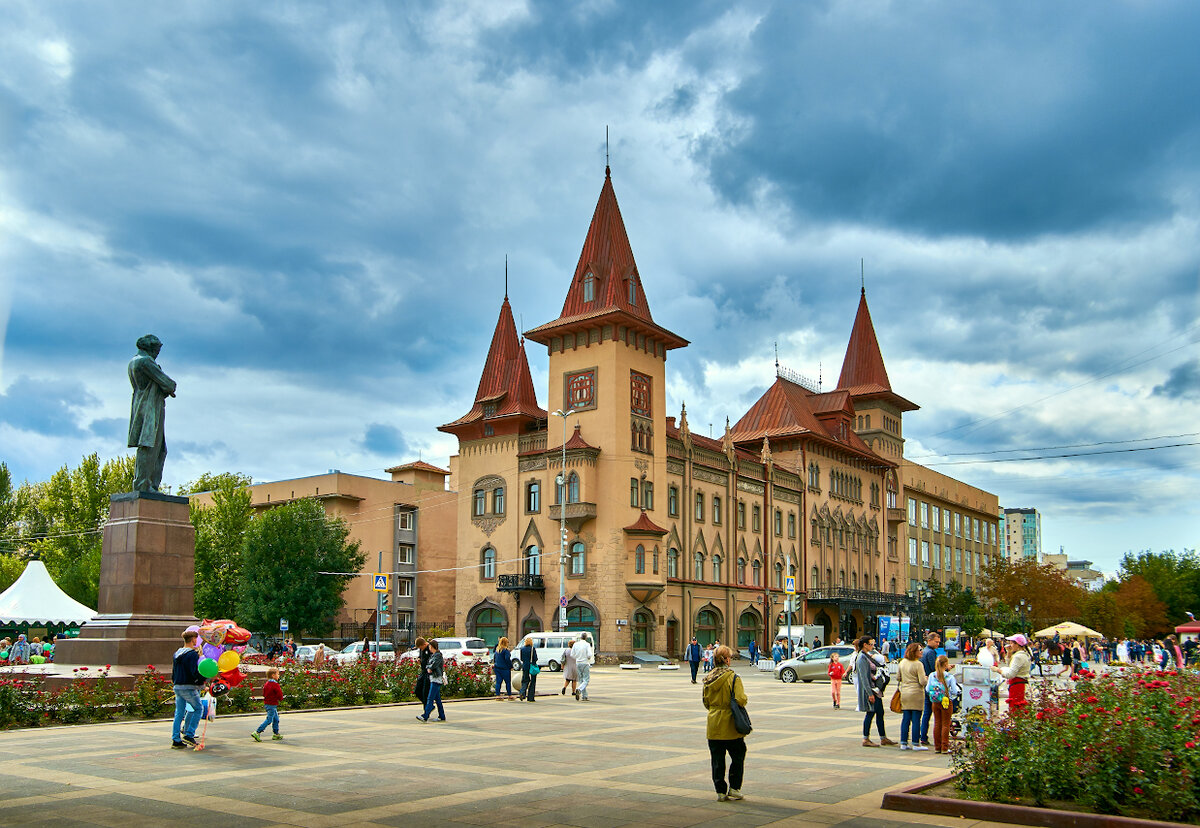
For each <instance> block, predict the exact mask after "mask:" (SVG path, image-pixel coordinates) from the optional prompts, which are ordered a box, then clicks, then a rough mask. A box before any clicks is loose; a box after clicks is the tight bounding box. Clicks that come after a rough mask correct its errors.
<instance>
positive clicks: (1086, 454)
mask: <svg viewBox="0 0 1200 828" xmlns="http://www.w3.org/2000/svg"><path fill="white" fill-rule="evenodd" d="M1182 446H1200V442H1194V443H1169V444H1168V445H1165V446H1143V447H1141V448H1124V449H1108V450H1106V451H1087V452H1072V453H1070V454H1042V455H1038V456H1037V457H997V458H995V459H992V460H952V461H949V462H946V463H922V464H921V465H924V466H969V465H979V464H982V463H1020V462H1023V461H1026V460H1061V459H1063V458H1067V457H1098V456H1099V455H1102V454H1128V453H1130V452H1135V451H1158V450H1160V449H1169V448H1180V447H1182Z"/></svg>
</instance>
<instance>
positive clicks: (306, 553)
mask: <svg viewBox="0 0 1200 828" xmlns="http://www.w3.org/2000/svg"><path fill="white" fill-rule="evenodd" d="M349 536H350V530H349V529H348V528H347V527H346V523H345V521H343V520H342V519H341V518H330V517H328V516H327V515H326V514H325V509H324V507H322V506H321V504H320V502H319V501H317V500H314V499H312V498H305V499H303V500H297V501H294V502H292V503H287V504H285V505H283V506H279V507H277V508H274V509H271V510H269V511H267V512H265V513H263V514H262V515H260V516H258V517H257V518H255V519H254V520H252V521H251V522H250V525H249V527H248V529H247V531H246V535H245V537H246V542H245V545H244V547H243V550H242V589H241V595H240V600H239V601H238V613H237V619H238V620H239V621H240V622H241V624H242V626H245V627H248V628H249V629H252V630H260V631H261V630H273V629H275V624H276V623H277V622H278V620H279V619H280V618H287V619H289V621H290V622H291V624H292V628H293V629H295V630H297V631H303V632H307V633H312V634H315V635H327V634H328V633H330V632H331V631H332V630H333V618H334V616H335V615H336V614H337V611H338V610H340V609H341V608H342V606H343V605H344V603H345V599H344V598H343V597H342V593H343V591H344V590H345V588H346V585H347V584H348V583H350V580H351V579H352V578H353V577H354V576H353V575H323V574H321V573H322V572H350V573H357V572H358V571H359V570H361V569H362V566H363V564H364V563H365V562H366V559H367V558H366V555H365V554H363V552H362V551H361V550H360V548H359V546H360V545H359V542H358V541H350V540H349Z"/></svg>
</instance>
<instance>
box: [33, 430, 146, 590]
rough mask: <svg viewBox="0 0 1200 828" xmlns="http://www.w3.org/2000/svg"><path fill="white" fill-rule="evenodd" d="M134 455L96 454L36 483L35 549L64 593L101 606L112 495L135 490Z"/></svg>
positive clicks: (34, 510) (36, 554) (34, 503)
mask: <svg viewBox="0 0 1200 828" xmlns="http://www.w3.org/2000/svg"><path fill="white" fill-rule="evenodd" d="M133 463H134V458H133V457H132V456H127V457H118V458H116V459H113V460H108V461H106V462H105V463H103V464H102V463H101V462H100V457H99V455H97V454H96V453H94V452H93V453H92V454H89V455H88V456H86V457H84V458H83V460H82V461H81V462H80V464H79V465H78V466H77V467H75V468H74V469H68V468H67V467H66V466H63V467H62V468H61V469H59V470H58V471H56V472H55V473H54V474H53V475H51V477H50V479H49V480H47V481H45V482H44V483H38V484H35V485H34V486H33V487H31V491H30V495H29V503H28V505H27V507H26V508H25V511H24V514H23V516H22V519H23V522H25V523H26V531H27V534H25V536H24V537H25V538H26V540H27V543H28V545H29V548H30V550H31V553H32V554H33V555H34V556H36V557H39V558H41V560H42V561H43V562H44V563H45V564H46V569H47V570H48V571H49V572H50V575H51V577H53V578H54V580H55V582H57V584H58V585H59V587H61V588H62V590H63V591H64V592H66V593H67V594H68V595H70V596H71V597H72V598H74V599H75V600H76V601H79V602H80V603H82V604H85V605H86V606H89V607H94V606H96V594H97V589H98V585H99V581H100V546H101V538H100V527H101V526H102V525H103V524H104V522H105V521H106V520H107V519H108V503H109V498H110V497H111V496H112V495H114V494H117V493H119V492H128V491H130V490H131V489H132V488H133Z"/></svg>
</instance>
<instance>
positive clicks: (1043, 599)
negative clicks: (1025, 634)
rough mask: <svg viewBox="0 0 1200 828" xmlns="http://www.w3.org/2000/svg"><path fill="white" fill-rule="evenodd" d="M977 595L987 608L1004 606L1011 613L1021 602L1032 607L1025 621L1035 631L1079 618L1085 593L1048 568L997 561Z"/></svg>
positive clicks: (1026, 561) (1029, 562)
mask: <svg viewBox="0 0 1200 828" xmlns="http://www.w3.org/2000/svg"><path fill="white" fill-rule="evenodd" d="M979 594H980V597H981V598H982V599H983V602H984V604H985V605H986V606H988V607H992V606H993V605H996V604H999V603H1003V604H1004V605H1005V606H1006V607H1007V608H1010V609H1011V608H1015V607H1018V606H1020V602H1021V601H1022V600H1024V601H1025V604H1026V606H1029V607H1031V609H1029V610H1027V611H1026V618H1027V619H1028V621H1029V623H1030V625H1031V626H1032V627H1033V628H1034V629H1035V630H1036V629H1040V628H1041V627H1043V626H1046V625H1049V624H1056V623H1058V622H1060V621H1063V620H1066V619H1073V618H1078V617H1079V607H1080V603H1081V601H1082V600H1083V596H1084V589H1083V587H1081V586H1079V585H1078V584H1076V583H1075V582H1074V581H1072V580H1071V579H1070V578H1068V577H1067V576H1066V574H1064V573H1063V572H1061V571H1059V570H1058V569H1055V568H1054V567H1053V566H1051V565H1049V564H1041V565H1039V564H1038V563H1037V561H1035V560H1032V559H1027V558H1021V559H1018V560H1015V561H1007V560H1005V559H1004V558H999V557H997V558H993V559H992V562H991V563H990V564H988V566H987V567H986V568H985V569H984V571H983V579H982V582H981V584H980V589H979Z"/></svg>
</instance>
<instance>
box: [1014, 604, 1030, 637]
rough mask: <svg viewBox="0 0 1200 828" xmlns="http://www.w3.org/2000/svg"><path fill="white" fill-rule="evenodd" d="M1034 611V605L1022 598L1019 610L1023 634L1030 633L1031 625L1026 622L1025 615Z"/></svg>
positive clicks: (1018, 606)
mask: <svg viewBox="0 0 1200 828" xmlns="http://www.w3.org/2000/svg"><path fill="white" fill-rule="evenodd" d="M1032 609H1033V604H1031V603H1030V602H1028V601H1026V600H1025V599H1024V598H1022V599H1021V601H1020V603H1019V604H1017V610H1018V611H1019V612H1020V613H1021V632H1022V633H1028V631H1029V623H1028V622H1027V621H1026V620H1025V615H1026V613H1028V612H1029V611H1031V610H1032Z"/></svg>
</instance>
